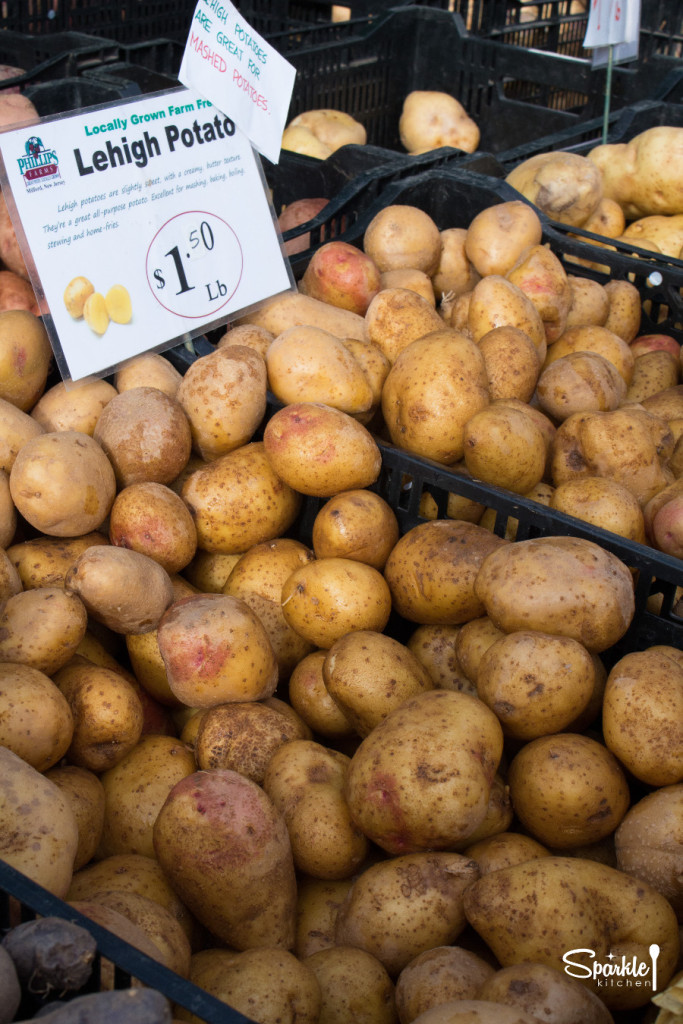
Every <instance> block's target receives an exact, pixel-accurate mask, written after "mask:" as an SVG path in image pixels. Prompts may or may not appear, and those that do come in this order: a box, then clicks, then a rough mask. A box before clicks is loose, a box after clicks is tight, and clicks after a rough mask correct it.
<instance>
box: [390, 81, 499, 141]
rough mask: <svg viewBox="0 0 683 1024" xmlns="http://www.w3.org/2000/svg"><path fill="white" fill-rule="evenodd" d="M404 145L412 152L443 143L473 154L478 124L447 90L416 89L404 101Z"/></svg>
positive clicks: (401, 129)
mask: <svg viewBox="0 0 683 1024" xmlns="http://www.w3.org/2000/svg"><path fill="white" fill-rule="evenodd" d="M398 131H399V136H400V138H401V145H402V146H403V147H404V148H405V149H407V150H408V152H409V153H413V154H416V153H427V152H429V151H430V150H432V149H440V148H441V147H442V146H451V147H453V148H454V149H461V150H463V151H464V152H465V153H474V151H475V150H476V149H477V147H478V145H479V138H480V132H479V126H478V125H477V123H476V121H474V120H473V119H472V118H471V117H470V116H469V114H468V113H467V111H466V110H465V108H464V107H463V105H462V103H460V101H459V100H457V99H456V98H455V96H451V95H450V93H447V92H439V91H438V90H428V89H414V90H413V91H412V92H409V93H408V95H407V96H406V98H405V99H404V101H403V107H402V109H401V116H400V117H399V121H398Z"/></svg>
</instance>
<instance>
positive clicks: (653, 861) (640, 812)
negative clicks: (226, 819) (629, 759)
mask: <svg viewBox="0 0 683 1024" xmlns="http://www.w3.org/2000/svg"><path fill="white" fill-rule="evenodd" d="M682 804H683V785H681V784H680V783H679V784H678V785H674V786H662V787H661V789H657V790H655V791H654V792H652V793H648V794H647V796H644V797H643V798H642V799H641V800H639V801H638V802H637V803H635V804H633V805H632V806H631V808H630V810H628V811H627V813H626V814H625V816H624V817H623V818H622V820H621V824H620V825H619V827H618V828H617V830H616V832H615V833H614V847H615V851H616V860H617V864H616V866H617V867H618V868H619V870H620V871H625V872H626V874H627V875H632V876H633V877H634V878H641V879H642V880H643V881H644V882H647V883H648V885H651V886H652V888H653V889H656V890H657V892H660V893H661V894H662V896H665V897H666V899H667V900H668V901H669V903H670V904H671V906H672V907H673V908H674V910H675V911H676V915H677V917H678V919H679V920H680V919H681V913H682V912H683V876H682V875H681V872H680V871H679V867H680V859H681V852H682V851H681V846H682V845H683V838H682V837H681V833H680V827H679V826H680V821H681V810H682V809H683V807H682Z"/></svg>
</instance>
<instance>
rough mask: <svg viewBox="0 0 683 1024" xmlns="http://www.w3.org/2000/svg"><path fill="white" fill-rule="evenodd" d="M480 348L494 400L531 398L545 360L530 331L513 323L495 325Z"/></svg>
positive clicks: (481, 341)
mask: <svg viewBox="0 0 683 1024" xmlns="http://www.w3.org/2000/svg"><path fill="white" fill-rule="evenodd" d="M479 348H480V350H481V353H482V355H483V356H484V363H485V364H486V376H487V377H488V383H489V397H490V398H491V401H495V400H496V399H498V398H517V399H519V400H520V401H522V402H528V401H530V400H531V397H532V395H533V393H534V391H535V389H536V382H537V381H538V376H539V373H540V372H541V360H540V359H539V352H538V349H537V348H536V346H535V345H534V343H533V341H532V340H531V338H530V337H529V335H528V334H526V333H525V332H524V331H520V329H519V328H518V327H512V326H511V325H507V326H503V327H494V328H493V330H491V331H489V332H488V333H487V334H484V335H483V337H481V338H480V339H479Z"/></svg>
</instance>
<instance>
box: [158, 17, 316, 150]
mask: <svg viewBox="0 0 683 1024" xmlns="http://www.w3.org/2000/svg"><path fill="white" fill-rule="evenodd" d="M295 77H296V69H295V68H294V67H293V66H292V65H291V64H290V63H289V62H288V61H286V60H285V59H284V57H282V56H281V55H280V54H279V53H278V52H277V50H275V49H274V48H273V47H272V46H271V45H270V43H268V42H266V40H265V39H263V38H262V37H261V36H260V35H259V34H258V32H255V31H254V29H253V28H251V26H250V25H249V24H248V23H247V22H246V21H245V20H244V18H242V17H241V15H240V13H239V11H238V10H237V9H236V8H235V7H234V6H233V5H232V4H231V3H230V0H199V2H198V3H197V6H196V8H195V12H194V16H193V18H192V24H191V26H190V32H189V35H188V38H187V44H186V46H185V52H184V54H183V60H182V63H181V65H180V71H179V73H178V78H179V80H180V81H181V82H182V83H183V85H186V86H188V87H189V88H191V89H194V90H195V91H196V92H198V93H199V94H200V95H201V96H205V97H206V98H207V99H208V100H210V101H211V102H212V103H213V104H214V106H216V107H218V109H219V110H222V111H223V112H224V113H225V114H227V115H228V116H229V117H230V118H231V119H232V120H233V121H234V122H235V124H236V125H237V127H238V128H239V129H240V130H241V131H242V132H244V134H245V135H246V136H247V137H248V139H249V140H250V142H251V143H252V145H253V146H254V147H255V148H256V149H257V150H258V151H259V153H261V154H262V155H263V156H265V157H267V159H268V160H270V161H271V163H277V162H278V160H279V158H280V143H281V141H282V132H283V130H284V128H285V123H286V120H287V114H288V112H289V104H290V101H291V98H292V89H293V88H294V79H295Z"/></svg>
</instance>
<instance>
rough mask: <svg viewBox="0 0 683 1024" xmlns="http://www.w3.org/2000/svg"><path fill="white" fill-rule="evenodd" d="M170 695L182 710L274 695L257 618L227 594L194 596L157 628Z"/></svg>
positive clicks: (269, 653)
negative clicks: (182, 704)
mask: <svg viewBox="0 0 683 1024" xmlns="http://www.w3.org/2000/svg"><path fill="white" fill-rule="evenodd" d="M157 640H158V643H159V650H160V652H161V656H162V658H163V660H164V664H165V666H166V671H167V673H168V683H169V686H170V688H171V691H172V692H173V693H174V694H175V696H176V697H177V698H178V699H179V700H181V701H182V702H183V703H184V704H186V705H187V706H188V707H196V708H207V707H214V706H215V705H216V704H225V703H227V702H230V701H244V700H262V699H263V698H264V697H270V696H272V694H273V693H274V691H275V687H276V685H277V679H278V669H277V662H276V660H275V654H274V652H273V648H272V646H271V643H270V640H269V639H268V634H267V633H266V631H265V629H264V627H263V626H262V625H261V622H260V620H259V618H258V617H257V615H256V614H255V613H254V612H253V611H252V610H251V608H250V607H249V606H248V605H247V604H246V603H245V602H244V601H242V600H240V599H239V598H236V597H232V596H230V595H229V594H197V595H196V596H193V597H188V598H185V599H184V600H181V601H177V602H176V603H175V604H173V605H172V606H171V607H170V608H169V610H168V612H167V614H166V615H164V616H163V618H162V620H161V622H160V623H159V628H158V632H157Z"/></svg>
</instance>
